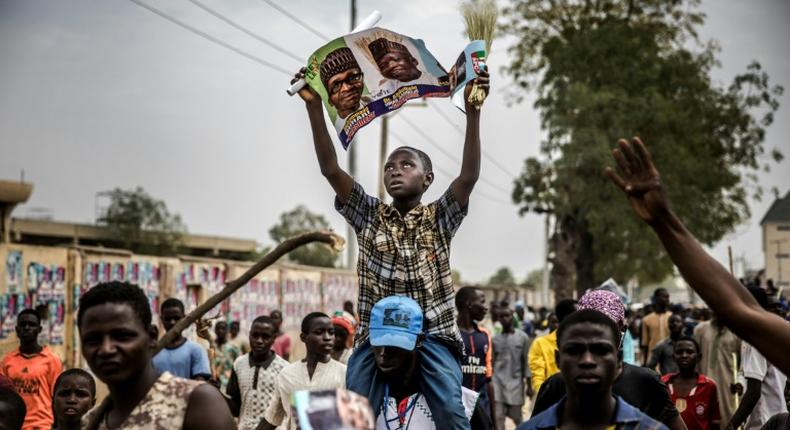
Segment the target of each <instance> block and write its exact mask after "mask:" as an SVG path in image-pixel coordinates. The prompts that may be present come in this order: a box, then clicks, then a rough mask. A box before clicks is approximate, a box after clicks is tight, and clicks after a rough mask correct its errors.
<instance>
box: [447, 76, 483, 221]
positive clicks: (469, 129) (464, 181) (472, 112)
mask: <svg viewBox="0 0 790 430" xmlns="http://www.w3.org/2000/svg"><path fill="white" fill-rule="evenodd" d="M488 82H489V79H488V71H487V70H482V71H480V76H478V77H477V79H475V80H474V81H472V82H469V83H468V84H467V85H466V88H465V89H464V100H468V99H469V93H470V92H471V90H472V87H473V85H472V84H473V83H474V84H475V85H477V86H479V87H481V88H482V89H483V90H484V91H485V93H486V95H488V90H489V87H488ZM479 177H480V107H476V106H472V105H471V104H469V102H468V101H467V102H466V138H465V139H464V153H463V160H462V161H461V173H460V174H459V175H458V177H457V178H455V180H453V183H452V184H451V185H450V186H451V187H452V189H453V197H455V200H456V201H458V204H460V205H461V207H464V206H466V204H467V203H468V202H469V195H470V194H472V189H474V187H475V183H476V182H477V178H479Z"/></svg>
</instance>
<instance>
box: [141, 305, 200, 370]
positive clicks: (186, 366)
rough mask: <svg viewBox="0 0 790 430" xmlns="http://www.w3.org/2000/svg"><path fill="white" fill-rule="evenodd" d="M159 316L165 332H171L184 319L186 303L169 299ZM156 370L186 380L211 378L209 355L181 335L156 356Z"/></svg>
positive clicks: (160, 310)
mask: <svg viewBox="0 0 790 430" xmlns="http://www.w3.org/2000/svg"><path fill="white" fill-rule="evenodd" d="M159 315H160V316H161V319H162V325H163V326H164V327H165V331H169V330H170V329H171V328H173V326H175V325H176V323H177V322H178V321H179V320H180V319H181V318H184V303H182V302H181V300H178V299H175V298H169V299H167V300H165V301H164V302H162V305H161V306H160V307H159ZM154 368H155V369H156V370H157V372H159V373H163V372H165V371H168V372H170V373H172V374H173V375H175V376H179V377H181V378H186V379H198V380H203V381H205V380H208V379H209V378H211V369H210V368H209V364H208V353H207V352H206V350H205V349H203V347H202V346H200V345H199V344H197V343H196V342H192V341H191V340H187V338H185V337H184V336H182V335H181V333H179V334H178V337H176V338H175V339H174V340H173V341H172V342H170V344H169V345H167V346H165V347H164V348H162V350H161V351H159V353H158V354H156V355H155V356H154Z"/></svg>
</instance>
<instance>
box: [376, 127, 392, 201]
mask: <svg viewBox="0 0 790 430" xmlns="http://www.w3.org/2000/svg"><path fill="white" fill-rule="evenodd" d="M389 124H390V118H389V116H388V115H384V117H383V118H381V144H380V145H379V200H381V201H382V202H383V201H384V198H385V197H386V195H387V193H386V191H385V190H384V163H385V162H386V160H387V134H388V133H389Z"/></svg>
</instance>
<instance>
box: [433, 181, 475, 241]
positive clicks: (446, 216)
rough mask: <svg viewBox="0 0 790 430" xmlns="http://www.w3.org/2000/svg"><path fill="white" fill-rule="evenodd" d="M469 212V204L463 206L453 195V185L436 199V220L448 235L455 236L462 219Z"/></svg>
mask: <svg viewBox="0 0 790 430" xmlns="http://www.w3.org/2000/svg"><path fill="white" fill-rule="evenodd" d="M468 212H469V204H468V203H467V205H466V206H464V207H461V205H460V204H459V203H458V200H456V199H455V195H453V188H452V187H449V188H447V191H445V192H444V194H442V196H441V197H440V198H439V200H437V201H436V222H437V224H438V225H439V229H440V230H442V231H443V232H444V233H445V234H447V235H448V237H453V236H455V232H456V231H458V227H460V226H461V221H463V220H464V217H466V214H467V213H468Z"/></svg>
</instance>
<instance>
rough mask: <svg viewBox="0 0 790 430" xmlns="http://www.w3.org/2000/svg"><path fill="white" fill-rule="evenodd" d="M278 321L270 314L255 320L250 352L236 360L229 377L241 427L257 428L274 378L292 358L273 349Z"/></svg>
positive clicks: (234, 410) (230, 397)
mask: <svg viewBox="0 0 790 430" xmlns="http://www.w3.org/2000/svg"><path fill="white" fill-rule="evenodd" d="M276 327H277V325H276V324H275V323H274V321H273V320H272V319H271V318H269V317H267V316H260V317H258V318H255V319H254V320H253V321H252V326H251V327H250V336H249V337H250V340H249V345H250V352H249V353H247V354H244V355H242V356H241V357H239V358H237V359H236V362H235V363H233V372H232V373H231V375H230V381H228V389H227V395H228V406H230V410H231V412H232V413H233V415H234V416H237V417H239V429H240V430H253V429H254V428H255V427H256V426H257V425H258V423H259V422H260V420H261V417H262V416H263V414H264V412H266V409H267V408H268V407H269V403H270V402H271V399H272V396H273V395H274V382H275V380H276V378H277V375H279V374H280V371H281V370H282V369H283V368H284V367H285V366H287V365H288V362H287V361H285V360H284V359H283V358H281V357H280V356H278V355H277V354H275V352H274V351H273V350H272V345H273V344H274V338H275V337H277V328H276Z"/></svg>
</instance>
